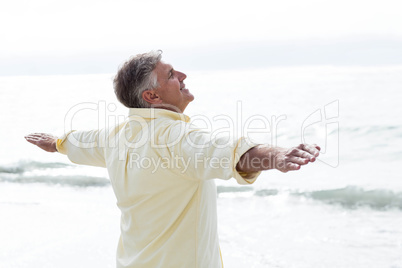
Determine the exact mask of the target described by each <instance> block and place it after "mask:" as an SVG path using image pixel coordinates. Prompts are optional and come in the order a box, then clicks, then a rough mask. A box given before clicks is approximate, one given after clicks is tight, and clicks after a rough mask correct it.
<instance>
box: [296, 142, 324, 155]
mask: <svg viewBox="0 0 402 268" xmlns="http://www.w3.org/2000/svg"><path fill="white" fill-rule="evenodd" d="M317 147H318V148H317ZM297 148H299V149H301V150H303V151H306V152H308V153H310V154H312V155H314V156H315V157H317V156H318V155H319V154H320V150H321V148H320V147H319V146H318V145H316V144H313V145H310V144H300V145H299V146H297Z"/></svg>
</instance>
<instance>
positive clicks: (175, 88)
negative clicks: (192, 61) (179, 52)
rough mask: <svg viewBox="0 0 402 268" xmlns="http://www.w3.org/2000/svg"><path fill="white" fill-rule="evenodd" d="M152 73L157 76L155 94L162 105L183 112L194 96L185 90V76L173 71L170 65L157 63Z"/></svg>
mask: <svg viewBox="0 0 402 268" xmlns="http://www.w3.org/2000/svg"><path fill="white" fill-rule="evenodd" d="M154 72H155V73H156V75H157V79H158V84H159V87H158V88H156V89H155V93H156V94H158V95H159V97H160V99H161V100H162V104H167V106H173V107H174V108H175V109H179V110H180V111H181V112H184V109H186V107H187V105H188V104H189V103H190V102H191V101H193V100H194V96H193V95H192V94H191V93H190V91H189V90H188V89H187V88H186V85H185V84H184V82H183V81H184V79H186V77H187V76H186V75H185V74H184V73H181V72H179V71H176V70H174V69H173V67H172V66H171V65H170V64H166V63H163V62H158V64H157V65H156V67H155V69H154Z"/></svg>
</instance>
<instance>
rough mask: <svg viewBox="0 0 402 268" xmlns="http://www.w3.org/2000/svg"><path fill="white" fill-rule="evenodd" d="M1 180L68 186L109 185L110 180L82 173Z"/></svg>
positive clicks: (6, 177)
mask: <svg viewBox="0 0 402 268" xmlns="http://www.w3.org/2000/svg"><path fill="white" fill-rule="evenodd" d="M0 181H2V182H11V183H23V184H25V183H44V184H49V185H66V186H78V187H89V186H107V185H110V181H109V179H107V178H104V177H92V176H81V175H71V176H65V175H58V176H51V175H49V176H0Z"/></svg>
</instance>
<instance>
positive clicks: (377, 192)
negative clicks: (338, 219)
mask: <svg viewBox="0 0 402 268" xmlns="http://www.w3.org/2000/svg"><path fill="white" fill-rule="evenodd" d="M301 195H303V196H305V197H309V198H312V199H314V200H318V201H322V202H325V203H328V204H339V205H341V206H343V207H347V208H358V207H361V206H368V207H371V208H374V209H380V210H385V209H389V208H398V209H402V192H393V191H390V190H384V189H374V190H365V189H363V188H361V187H357V186H347V187H344V188H340V189H331V190H321V191H312V192H307V193H301Z"/></svg>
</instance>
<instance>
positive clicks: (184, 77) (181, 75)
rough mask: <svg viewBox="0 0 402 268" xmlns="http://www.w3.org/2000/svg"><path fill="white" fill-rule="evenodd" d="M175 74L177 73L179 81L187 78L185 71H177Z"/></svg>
mask: <svg viewBox="0 0 402 268" xmlns="http://www.w3.org/2000/svg"><path fill="white" fill-rule="evenodd" d="M177 74H178V77H179V81H183V80H184V79H186V78H187V75H186V74H185V73H182V72H179V71H177Z"/></svg>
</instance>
